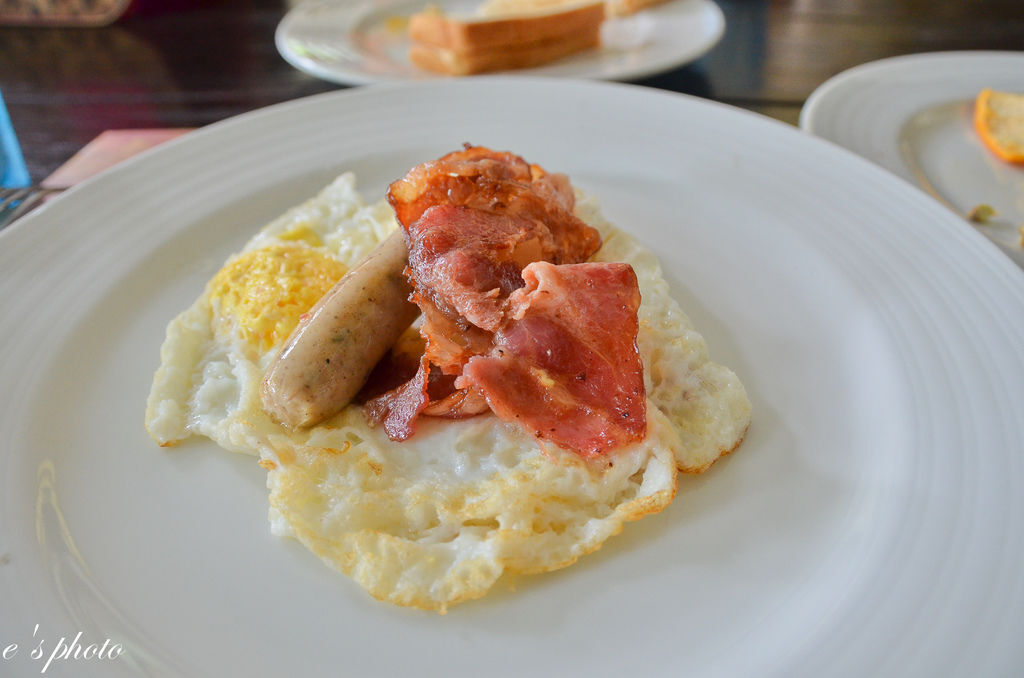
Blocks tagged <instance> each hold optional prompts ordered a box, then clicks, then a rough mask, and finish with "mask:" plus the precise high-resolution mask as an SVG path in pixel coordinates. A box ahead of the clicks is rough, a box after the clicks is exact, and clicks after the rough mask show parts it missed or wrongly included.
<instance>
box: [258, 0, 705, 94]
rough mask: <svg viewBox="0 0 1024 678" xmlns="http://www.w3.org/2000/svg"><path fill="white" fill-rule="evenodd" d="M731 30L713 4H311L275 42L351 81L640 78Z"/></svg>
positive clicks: (611, 0) (476, 0)
mask: <svg viewBox="0 0 1024 678" xmlns="http://www.w3.org/2000/svg"><path fill="white" fill-rule="evenodd" d="M724 32H725V17H724V15H723V13H722V10H721V9H720V8H719V7H718V5H716V4H715V3H714V2H713V1H712V0H486V1H483V2H481V0H441V1H440V2H436V3H431V4H428V3H426V2H425V1H424V0H360V1H359V2H345V3H339V2H334V1H333V0H306V2H303V3H301V4H299V5H297V6H295V7H294V8H292V10H291V11H289V12H288V14H287V15H285V17H284V18H283V19H282V21H281V23H280V24H279V25H278V27H277V31H276V35H275V42H276V45H277V49H278V51H279V52H280V53H281V55H282V56H283V57H284V59H285V60H286V61H288V62H289V63H290V64H292V65H293V66H295V67H296V68H297V69H299V70H300V71H303V72H305V73H308V74H310V75H313V76H315V77H318V78H322V79H324V80H327V81H330V82H335V83H339V84H343V85H363V84H370V83H374V82H384V81H400V80H426V79H432V78H445V77H464V76H472V75H478V74H494V73H507V74H517V73H524V74H525V73H528V74H530V75H543V76H546V77H568V78H587V79H596V80H633V79H637V78H642V77H647V76H651V75H655V74H657V73H661V72H664V71H667V70H671V69H673V68H678V67H680V66H683V65H685V64H687V63H690V62H691V61H694V60H696V59H698V58H700V57H701V56H703V55H704V54H706V53H707V52H708V51H709V50H710V49H711V48H712V47H714V46H715V45H716V44H717V43H718V41H719V40H720V39H721V37H722V35H723V33H724Z"/></svg>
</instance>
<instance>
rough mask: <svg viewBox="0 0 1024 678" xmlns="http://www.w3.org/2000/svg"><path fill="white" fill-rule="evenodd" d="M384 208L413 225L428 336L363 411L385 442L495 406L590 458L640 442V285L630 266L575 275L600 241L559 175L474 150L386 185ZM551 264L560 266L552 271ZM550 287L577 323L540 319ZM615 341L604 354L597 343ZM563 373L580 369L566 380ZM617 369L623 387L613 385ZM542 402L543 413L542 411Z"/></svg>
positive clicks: (413, 277)
mask: <svg viewBox="0 0 1024 678" xmlns="http://www.w3.org/2000/svg"><path fill="white" fill-rule="evenodd" d="M388 200H389V202H390V203H391V205H392V207H393V208H394V210H395V215H396V216H397V218H398V220H399V223H401V224H402V226H403V228H404V229H405V233H406V243H407V245H408V249H409V265H408V267H407V268H406V276H407V278H408V279H409V281H410V283H411V284H412V287H413V293H412V296H411V297H410V300H411V301H413V302H414V303H415V304H416V305H417V306H419V308H420V309H421V311H422V314H423V315H422V317H423V322H422V324H421V326H420V333H421V335H422V337H423V339H424V340H425V349H424V354H423V358H422V359H421V361H420V365H419V369H418V370H417V372H416V374H415V376H414V377H413V378H412V379H410V380H409V381H407V382H406V383H404V384H402V385H401V386H398V387H397V388H394V389H393V390H391V391H388V392H387V393H384V394H382V395H379V396H377V397H375V398H373V399H372V400H370V401H369V402H368V403H367V407H366V411H367V413H368V416H369V417H370V418H371V420H374V421H378V422H383V424H384V428H385V430H386V431H387V433H388V435H389V437H391V438H392V439H395V440H404V439H406V438H408V437H409V436H411V435H412V434H413V432H414V431H415V420H416V419H417V418H418V417H419V416H446V417H454V418H459V417H465V416H473V415H474V414H477V413H479V412H482V411H486V410H487V408H488V406H489V407H490V409H493V410H494V411H495V412H496V413H497V414H498V416H499V417H502V418H507V419H510V420H512V419H515V420H518V421H520V422H521V423H526V424H527V426H528V428H529V429H530V430H531V432H532V433H533V434H534V435H536V436H537V437H539V438H541V439H547V440H553V441H555V442H557V443H558V444H560V445H564V446H566V447H569V448H571V449H575V450H577V451H578V452H580V453H581V454H584V455H594V454H600V452H601V451H603V450H605V449H608V448H610V447H613V446H616V445H619V444H622V443H623V442H627V441H630V440H635V439H638V437H643V435H644V433H645V432H646V420H645V414H646V410H645V403H646V401H645V398H644V393H643V373H642V366H641V365H640V362H639V354H638V353H637V352H636V346H635V338H636V306H637V305H638V304H639V292H638V291H636V278H635V276H634V275H633V273H632V269H630V268H629V267H628V266H626V267H625V269H626V270H627V271H628V275H627V274H626V273H623V272H622V271H620V270H619V268H621V266H620V267H618V268H616V267H613V268H612V269H609V268H608V267H607V265H604V264H601V265H597V264H594V265H587V266H585V267H584V268H581V269H578V270H577V269H576V268H574V265H577V264H579V262H583V261H586V260H587V259H588V258H589V257H590V256H591V255H592V254H593V253H594V252H595V251H597V249H598V248H599V247H600V246H601V238H600V235H599V234H598V233H597V231H596V230H595V229H593V228H592V227H591V226H589V225H588V224H586V223H584V222H583V221H582V220H580V219H579V218H578V217H576V216H575V214H573V208H574V205H575V196H574V193H573V189H572V186H571V184H570V183H569V180H568V178H567V177H566V176H565V175H562V174H548V173H547V172H545V171H544V170H543V169H542V168H540V167H538V166H536V165H529V164H527V163H526V161H524V160H523V159H522V158H520V157H519V156H516V155H513V154H510V153H500V152H495V151H492V150H490V149H486V148H482V147H467V148H466V149H465V150H462V151H457V152H455V153H450V154H448V155H446V156H444V157H442V158H439V159H438V160H435V161H432V162H427V163H423V164H422V165H418V166H416V167H414V168H412V169H411V170H410V171H409V172H408V173H407V174H406V176H405V177H403V178H402V179H399V180H398V181H396V182H394V183H393V184H392V185H391V186H390V187H389V189H388ZM537 262H546V263H544V264H543V265H540V264H538V263H537ZM555 264H566V265H567V266H564V267H559V268H565V269H566V271H565V272H564V273H562V274H559V273H551V271H552V270H555V267H554V266H553V265H555ZM592 266H597V268H592ZM524 269H525V270H526V271H530V274H529V275H527V274H526V273H525V272H524ZM630 279H631V280H632V283H631V285H632V287H630V282H629V280H630ZM569 280H571V281H572V284H573V285H582V286H583V288H584V289H585V290H586V293H585V295H584V297H585V298H580V299H576V297H577V295H578V294H579V290H572V293H571V294H569V291H570V290H569V288H560V286H561V285H564V284H565V282H566V281H569ZM524 285H527V288H524V287H523V286H524ZM531 285H532V287H531ZM614 286H621V289H619V288H615V289H613V287H614ZM539 288H542V289H539ZM630 289H632V292H629V290H630ZM556 290H557V291H558V295H560V296H561V297H565V298H570V297H571V298H572V301H571V303H570V304H569V305H568V306H566V307H565V308H563V309H561V310H560V312H568V313H569V314H570V316H572V320H571V323H575V326H573V327H570V326H569V324H566V323H564V322H562V321H561V320H559V321H557V322H554V321H552V320H551V318H552V317H557V316H552V313H549V312H548V311H547V310H544V309H548V308H549V307H548V306H547V305H546V302H545V301H543V299H545V298H546V297H547V296H551V295H552V294H555V292H556ZM534 293H535V294H534ZM536 295H541V296H536ZM616 295H619V296H621V295H626V297H624V298H623V299H619V298H618V296H616ZM630 295H635V297H636V299H635V303H634V300H633V298H632V296H630ZM613 297H614V299H615V300H617V301H616V303H619V305H620V306H621V307H622V309H625V311H624V313H625V315H629V313H631V314H632V325H630V324H629V322H628V318H626V319H621V318H619V315H621V314H618V313H608V312H606V311H602V310H601V309H600V308H599V306H600V304H601V303H605V302H608V301H609V300H610V299H612V298H613ZM560 303H564V299H563V302H560ZM570 308H571V309H574V310H571V311H569V310H568V309H570ZM629 309H631V310H629ZM556 310H557V309H556ZM566 322H569V321H566ZM571 323H570V324H571ZM622 333H625V334H622ZM531 336H532V337H533V339H531V338H530V337H531ZM623 336H625V337H626V339H625V341H626V343H628V344H629V345H630V346H632V349H631V350H632V354H630V353H629V351H628V350H626V349H627V348H629V347H628V346H625V347H624V346H623V345H621V344H622V341H623V339H622V337H623ZM608 338H610V342H609V343H608V347H610V348H607V347H604V348H603V347H602V344H603V343H604V342H605V340H606V339H608ZM531 341H533V342H534V343H535V344H536V346H535V347H534V349H530V348H529V345H530V342H531ZM536 342H541V343H536ZM559 346H561V347H562V349H559V350H558V351H555V348H556V347H559ZM539 347H543V350H545V351H547V355H548V356H549V357H550V356H551V355H554V353H553V351H555V352H557V353H559V354H560V355H562V354H564V355H563V357H564V360H563V361H562V362H561V363H560V365H561V367H560V366H559V365H555V364H548V362H545V360H543V359H541V357H539V356H537V355H533V354H534V353H536V351H538V350H541V348H539ZM609 351H611V353H609ZM502 352H505V353H502ZM519 358H522V360H519ZM595 365H596V367H595ZM566 366H568V369H570V370H571V372H572V373H571V375H570V376H569V377H565V378H563V377H564V376H565V375H564V374H562V372H561V371H560V370H562V369H563V368H565V367H566ZM623 369H625V370H626V372H628V374H627V378H626V382H628V383H625V385H623V383H620V382H621V381H622V380H621V379H618V380H617V377H618V376H619V375H621V373H622V371H623ZM552 375H554V376H552ZM580 375H583V377H582V378H580ZM588 375H590V376H588ZM555 377H558V379H557V380H555ZM637 380H639V390H638V391H637V390H636V382H637ZM502 383H504V384H505V385H506V386H504V387H502V386H501V384H502ZM623 389H625V391H624V390H623ZM631 389H632V390H631ZM627 391H628V393H627ZM542 403H543V407H547V408H549V409H548V410H547V411H545V412H541V413H538V412H536V410H537V408H538V405H539V404H542ZM559 418H560V419H563V421H562V422H561V423H559V422H558V421H554V419H559ZM574 431H575V433H574Z"/></svg>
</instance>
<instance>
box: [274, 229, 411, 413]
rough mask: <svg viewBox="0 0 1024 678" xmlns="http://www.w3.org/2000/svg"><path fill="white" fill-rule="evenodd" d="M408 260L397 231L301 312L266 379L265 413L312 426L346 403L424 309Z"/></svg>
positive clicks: (401, 237) (402, 238) (400, 235)
mask: <svg viewBox="0 0 1024 678" xmlns="http://www.w3.org/2000/svg"><path fill="white" fill-rule="evenodd" d="M407 259H408V251H407V249H406V245H405V239H404V234H403V232H402V229H398V230H396V231H395V233H393V234H392V235H391V236H390V237H388V238H387V240H385V241H384V242H382V243H381V244H380V245H379V246H378V247H377V248H376V249H375V250H374V251H373V252H371V253H370V254H369V255H367V257H366V258H365V259H363V260H362V261H361V262H360V263H359V264H358V265H357V266H356V267H355V268H354V269H352V270H351V271H349V272H348V274H346V275H345V277H343V278H342V279H341V280H339V281H338V283H337V284H336V285H335V286H334V287H333V288H331V290H330V291H329V292H327V294H325V295H324V296H323V298H322V299H320V301H318V302H317V303H316V305H315V306H313V308H312V309H311V310H310V311H309V313H308V314H306V315H305V316H303V319H302V320H301V321H300V322H299V325H298V326H297V327H296V328H295V331H294V332H292V334H291V336H290V337H289V338H288V341H287V342H285V345H284V347H283V348H282V349H281V352H280V353H279V354H278V355H277V357H275V358H274V360H273V362H272V363H271V364H270V367H269V368H268V370H267V374H266V376H265V378H264V380H263V389H262V393H261V395H262V403H263V409H264V411H266V412H267V414H269V415H270V416H272V417H273V418H274V419H276V420H278V421H279V422H281V423H283V424H286V425H288V426H293V427H299V426H311V425H313V424H316V423H317V422H320V421H323V420H324V419H326V418H327V417H329V416H331V415H333V414H335V413H337V412H339V411H341V409H342V408H344V407H345V406H346V405H348V403H349V402H350V401H351V400H352V398H353V396H355V394H356V393H357V392H358V391H359V389H360V388H361V387H362V385H363V382H364V381H366V377H367V375H369V373H370V371H371V370H372V369H373V366H374V365H376V364H377V361H379V360H380V359H381V357H383V355H384V354H385V353H386V352H387V350H388V349H389V348H390V347H391V346H392V345H393V344H394V343H395V341H396V340H397V339H398V337H399V335H401V334H402V332H404V331H405V330H406V328H408V327H409V325H410V324H412V321H413V320H415V319H416V316H417V315H418V314H419V309H418V308H417V307H416V306H415V305H414V304H412V303H411V302H409V294H410V292H411V289H410V287H409V284H408V282H407V281H406V279H405V276H404V275H403V274H402V271H403V269H404V268H405V265H406V261H407Z"/></svg>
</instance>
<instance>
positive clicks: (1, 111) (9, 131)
mask: <svg viewBox="0 0 1024 678" xmlns="http://www.w3.org/2000/svg"><path fill="white" fill-rule="evenodd" d="M30 183H31V180H30V179H29V176H28V168H27V167H25V158H24V157H23V156H22V155H21V146H19V145H18V137H17V136H15V134H14V127H13V126H12V125H11V117H10V116H9V115H7V107H6V106H5V105H4V97H3V94H0V186H2V187H4V188H22V187H24V186H28V185H29V184H30Z"/></svg>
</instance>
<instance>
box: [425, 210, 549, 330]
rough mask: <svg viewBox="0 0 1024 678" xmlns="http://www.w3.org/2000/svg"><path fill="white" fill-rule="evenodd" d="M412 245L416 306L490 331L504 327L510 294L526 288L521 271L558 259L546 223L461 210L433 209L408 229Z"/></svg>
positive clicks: (504, 215) (479, 211)
mask: <svg viewBox="0 0 1024 678" xmlns="http://www.w3.org/2000/svg"><path fill="white" fill-rule="evenodd" d="M408 241H409V245H410V247H409V269H408V275H409V277H410V279H412V280H414V281H415V290H416V291H415V294H414V295H413V301H414V302H416V303H417V304H419V305H420V306H421V307H422V306H423V305H424V302H428V301H429V302H430V303H433V304H434V306H435V307H436V308H437V309H438V310H440V311H441V312H442V313H443V314H444V315H446V316H448V317H449V318H457V317H462V318H465V319H466V320H468V321H469V322H470V323H472V324H473V325H476V326H477V327H479V328H481V329H484V330H487V331H489V332H494V331H495V330H497V329H498V327H499V326H500V325H501V321H502V319H503V317H504V306H505V301H506V299H508V295H510V294H512V292H513V291H515V290H517V289H519V288H520V287H522V286H523V277H522V275H521V272H522V270H523V267H524V266H526V265H527V264H529V263H530V262H532V261H544V260H547V259H550V258H551V257H553V256H554V255H555V254H556V249H555V243H554V238H552V236H551V231H549V230H548V228H547V227H546V226H545V225H544V224H543V223H541V222H538V221H535V220H533V219H527V218H525V217H519V216H509V215H507V214H495V213H493V212H484V211H483V210H475V209H470V208H468V207H465V206H462V205H436V206H434V207H431V208H430V209H428V210H427V211H425V212H424V213H423V214H422V216H420V218H419V219H417V220H416V221H415V222H413V224H412V225H411V226H410V227H409V238H408Z"/></svg>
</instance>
